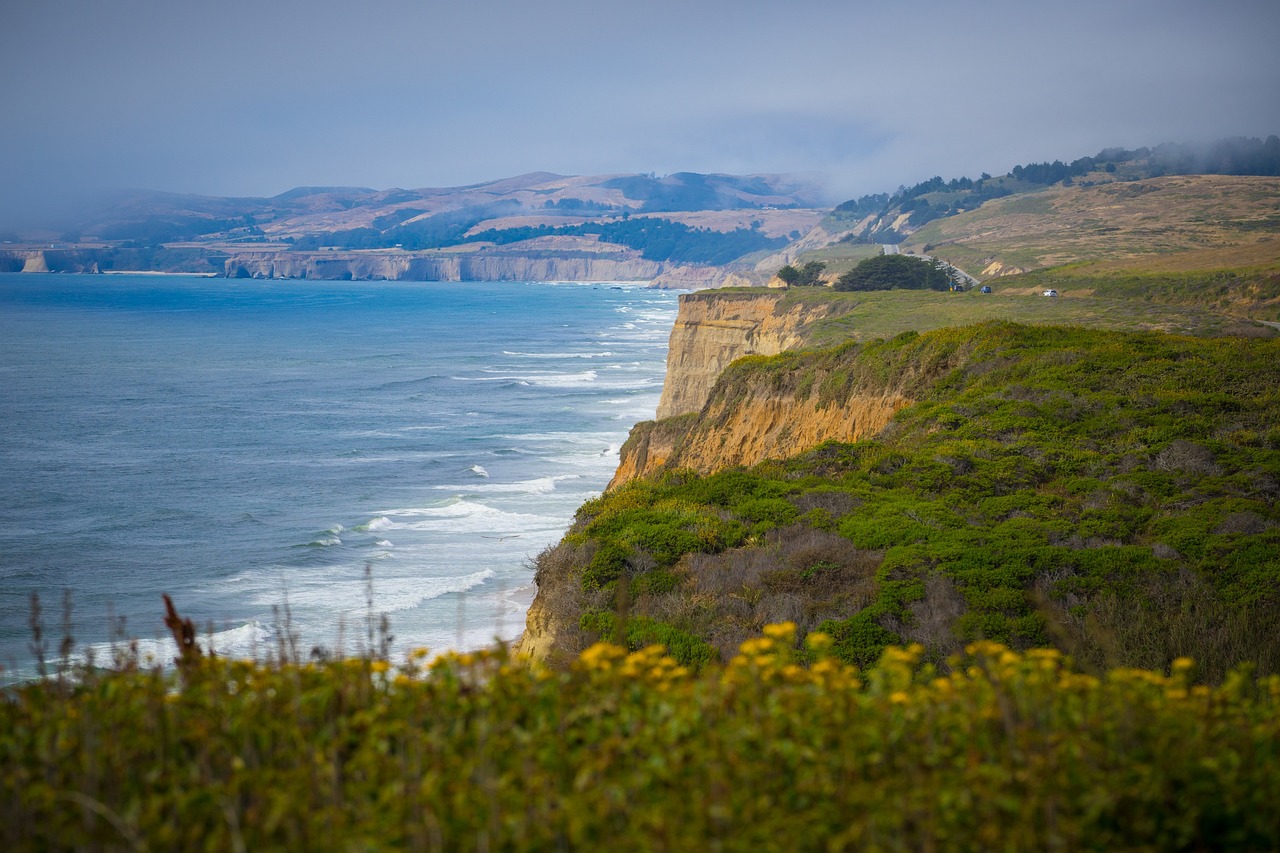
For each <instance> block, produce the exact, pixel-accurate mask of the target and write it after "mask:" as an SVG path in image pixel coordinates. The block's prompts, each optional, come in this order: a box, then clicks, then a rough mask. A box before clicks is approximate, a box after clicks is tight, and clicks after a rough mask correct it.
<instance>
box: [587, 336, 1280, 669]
mask: <svg viewBox="0 0 1280 853" xmlns="http://www.w3.org/2000/svg"><path fill="white" fill-rule="evenodd" d="M817 375H821V376H823V379H822V380H821V381H819V380H817V379H816V376H817ZM805 383H813V384H812V385H811V386H806V385H805ZM723 387H724V388H726V389H733V390H732V391H731V392H730V393H739V391H738V390H737V389H744V388H749V387H767V388H770V389H774V390H772V391H770V393H792V392H793V391H794V389H796V388H800V387H814V388H817V389H818V390H819V395H818V396H819V397H820V398H821V399H822V400H823V401H828V400H830V401H832V402H836V401H843V400H844V399H846V398H847V397H848V396H850V395H852V394H866V395H870V396H872V397H875V396H878V395H880V394H882V393H884V391H885V390H886V389H892V390H893V391H894V392H895V393H900V394H903V395H904V396H908V397H910V398H912V399H915V400H917V401H918V402H917V403H916V404H915V405H913V406H909V407H907V408H905V409H903V410H902V411H901V412H899V414H898V416H897V418H896V419H895V422H894V424H893V425H892V427H891V428H890V430H888V431H887V432H886V433H885V434H884V435H882V436H881V437H879V438H876V439H873V440H866V441H861V442H858V443H856V444H837V443H828V444H826V445H823V446H821V447H819V448H815V449H814V450H811V451H808V452H806V453H804V454H802V455H800V456H798V457H796V458H793V459H790V460H787V461H785V462H782V463H770V464H766V465H761V466H759V467H757V468H755V469H752V470H745V471H744V470H732V471H722V472H719V473H717V474H714V475H711V476H707V477H698V476H695V475H692V474H689V473H687V472H681V473H677V474H672V475H669V476H667V477H666V478H665V479H662V480H659V481H653V482H645V483H634V484H630V485H629V486H627V487H626V488H624V489H621V490H619V491H618V492H617V493H610V494H606V495H605V496H604V497H603V498H601V499H600V502H599V503H598V504H597V505H593V506H592V507H591V508H590V509H591V512H592V513H593V514H595V513H599V515H598V516H596V518H597V519H598V520H597V521H596V522H592V523H593V524H603V522H600V521H599V519H607V518H610V517H613V516H614V515H620V514H621V513H622V512H623V510H622V509H621V507H624V506H625V507H626V509H625V512H626V513H628V514H629V515H628V516H627V517H628V518H633V519H640V518H643V513H644V512H646V511H649V510H648V509H647V508H653V509H656V508H657V507H660V506H680V507H681V508H682V509H681V512H683V513H685V514H686V516H687V517H693V516H695V515H697V513H698V512H699V511H701V512H703V513H704V514H706V515H707V516H708V517H715V518H721V517H722V514H727V516H728V517H730V518H732V519H733V521H734V523H735V524H739V525H742V529H744V530H747V531H749V532H750V533H752V534H753V536H752V538H751V539H750V540H739V541H737V542H734V543H733V544H731V545H728V547H738V548H739V550H736V551H734V552H733V553H732V554H728V555H726V556H725V560H724V561H720V562H715V563H706V564H704V563H696V564H690V565H689V566H688V567H685V565H684V564H681V566H680V567H677V569H676V571H677V572H683V574H682V577H683V578H684V580H683V581H682V583H681V584H680V585H679V586H678V587H676V588H674V589H673V590H672V591H671V592H670V593H669V594H668V596H669V598H670V601H669V602H668V603H666V604H664V605H663V606H664V607H666V608H668V609H671V610H673V612H681V613H685V614H687V615H686V617H685V618H686V621H685V622H684V623H682V627H683V628H685V629H687V630H689V631H691V632H692V633H694V634H696V635H698V636H701V637H703V638H704V639H707V640H708V641H711V642H721V641H719V640H717V639H716V638H717V637H722V636H724V634H725V632H726V630H727V629H726V628H725V627H724V622H725V620H727V619H729V618H730V617H732V616H734V614H736V618H738V619H744V620H745V619H748V618H749V616H748V613H749V612H750V611H749V609H746V608H751V607H759V606H763V603H764V601H765V599H761V598H760V597H759V596H761V595H766V596H767V595H770V594H775V593H776V594H778V595H782V594H786V595H799V594H805V593H806V590H807V587H806V585H805V583H804V578H803V577H802V576H801V575H802V572H803V570H804V569H805V568H807V567H808V566H809V565H812V564H813V563H816V562H819V561H820V560H823V559H826V557H824V556H814V557H812V558H808V557H806V559H810V562H808V563H805V564H803V565H799V564H795V563H791V562H788V561H785V560H783V561H779V559H778V558H777V557H776V556H775V554H776V553H777V552H778V549H780V548H781V547H782V546H783V543H784V542H794V541H799V539H800V538H801V537H802V534H801V533H798V532H795V530H793V528H797V529H800V530H804V529H808V530H811V531H813V530H815V529H817V530H822V531H828V532H829V531H834V532H835V533H838V534H839V536H840V537H841V538H842V539H843V540H844V541H845V542H847V543H848V544H849V545H850V546H851V549H852V550H853V551H854V552H857V553H861V554H867V555H871V554H874V555H877V556H876V558H875V559H876V563H875V565H876V566H878V568H876V569H874V582H873V583H871V585H870V586H868V585H867V580H866V579H867V574H866V573H865V572H863V573H858V572H851V573H849V574H848V575H847V576H845V575H841V576H840V577H841V578H842V580H841V583H843V584H845V586H844V587H843V588H844V589H846V590H853V589H855V588H856V589H857V590H858V592H857V594H856V595H851V597H849V598H847V599H839V598H837V597H834V596H827V597H825V598H819V597H810V598H808V599H806V602H807V603H806V604H805V605H804V606H805V607H807V608H809V609H807V610H804V611H803V612H804V617H803V618H800V619H799V621H801V622H802V623H803V624H804V625H805V626H806V627H805V629H806V630H809V629H811V628H812V627H816V626H817V625H818V624H819V623H822V624H824V625H825V628H824V630H827V631H829V632H830V633H832V635H833V636H835V637H836V638H837V643H836V647H835V648H836V652H837V653H838V654H839V655H840V656H842V658H843V659H845V660H847V661H850V662H858V663H866V662H867V661H870V660H874V659H875V658H877V657H878V655H879V653H880V650H881V649H882V648H883V647H884V646H885V645H886V644H890V643H894V642H901V641H913V640H915V641H919V642H922V643H924V644H925V645H926V646H927V647H928V649H929V654H930V655H931V656H933V658H934V659H935V660H939V661H940V660H943V659H945V656H946V654H947V653H948V652H949V651H950V650H953V649H954V648H955V647H956V644H957V643H958V642H961V641H967V640H976V639H991V640H998V641H1001V642H1004V643H1007V644H1010V645H1012V646H1013V647H1015V648H1030V647H1034V646H1038V645H1044V644H1047V643H1056V644H1058V645H1059V646H1060V647H1061V648H1062V649H1063V650H1064V651H1069V652H1071V653H1072V654H1074V655H1076V656H1077V657H1078V658H1080V659H1081V660H1084V661H1089V662H1090V663H1091V665H1097V666H1103V665H1124V664H1139V663H1140V664H1141V665H1144V666H1153V667H1157V668H1158V667H1163V666H1168V665H1169V663H1170V661H1171V660H1172V659H1173V658H1174V657H1177V656H1179V655H1180V654H1186V653H1188V652H1190V651H1194V652H1195V654H1196V656H1197V658H1198V659H1200V660H1201V662H1202V663H1201V665H1202V668H1203V671H1204V672H1205V673H1206V675H1208V676H1209V677H1211V678H1213V679H1221V678H1224V677H1225V676H1226V674H1227V672H1229V671H1230V669H1231V668H1232V667H1233V666H1235V665H1237V664H1239V663H1241V662H1250V663H1252V664H1254V665H1256V666H1257V667H1258V669H1259V671H1260V672H1264V673H1269V672H1280V643H1277V642H1276V641H1275V639H1274V637H1275V636H1280V510H1277V506H1278V505H1280V501H1278V499H1280V485H1278V484H1280V430H1278V429H1277V428H1276V427H1275V426H1274V424H1276V423H1280V345H1278V344H1277V343H1275V342H1268V341H1249V340H1238V339H1213V340H1200V339H1191V338H1180V337H1173V336H1169V335H1162V334H1156V333H1120V332H1105V331H1096V330H1095V331H1091V330H1085V329H1068V328H1060V327H1027V326H1016V325H1013V324H1005V323H994V324H986V325H983V326H979V327H971V328H960V329H942V330H938V331H934V332H929V333H925V334H905V335H901V336H899V337H897V338H894V339H891V340H888V341H878V342H872V343H868V344H863V345H846V346H842V347H839V348H837V349H834V350H827V351H821V352H808V353H791V354H787V355H785V356H782V357H777V358H770V359H747V360H742V361H739V362H737V363H735V364H734V365H733V366H732V367H731V368H730V369H729V371H728V372H727V373H726V379H725V384H724V386H723ZM788 389H789V390H788ZM825 404H826V403H825V402H823V405H825ZM615 502H616V506H617V507H619V509H611V507H613V506H615ZM699 508H701V509H699ZM601 529H602V530H603V527H602V528H601ZM766 531H776V532H777V533H778V534H780V535H779V536H772V535H770V536H764V535H762V534H763V533H764V532H766ZM781 534H785V536H782V535H781ZM724 541H725V542H726V544H727V543H728V540H724ZM823 547H824V548H827V547H828V546H827V545H824V546H823ZM688 553H694V551H693V550H690V551H689V552H688ZM698 553H714V551H713V550H701V551H698ZM730 560H731V561H732V563H733V564H734V565H739V566H742V567H743V568H741V569H738V568H734V567H733V565H730V564H729V561H730ZM752 566H756V567H757V568H754V569H753V568H750V567H752ZM722 577H723V578H728V577H733V578H734V579H735V580H734V583H733V584H728V583H725V582H722V581H714V582H713V580H714V579H715V578H722ZM815 577H816V576H815ZM935 577H936V578H941V579H942V580H941V581H939V582H937V583H935V584H934V585H933V586H930V585H929V584H928V583H926V581H927V580H928V579H929V578H935ZM1179 578H1191V579H1194V580H1195V582H1194V583H1192V582H1191V581H1186V582H1183V581H1179V580H1178V579H1179ZM716 584H720V585H719V586H716ZM1165 588H1167V589H1175V590H1176V589H1182V590H1185V592H1184V593H1180V594H1179V595H1183V596H1184V597H1182V598H1179V597H1176V596H1169V595H1164V594H1163V593H1160V592H1159V590H1161V589H1165ZM700 590H705V591H706V592H707V593H712V594H715V595H718V596H721V597H722V598H725V599H730V600H731V601H732V602H740V603H741V604H742V607H739V609H738V610H736V611H735V610H733V606H731V605H730V604H725V605H717V607H718V608H720V609H718V610H716V611H715V612H717V613H719V614H721V615H720V616H718V617H717V619H719V620H720V621H716V620H712V619H710V618H707V619H705V620H702V619H701V617H700V616H699V615H698V614H699V613H701V612H703V610H702V609H700V608H705V607H706V605H701V604H695V602H698V601H703V600H704V599H701V598H699V597H698V596H699V595H700V594H702V593H701V592H700ZM734 596H737V598H733V597H734ZM1117 601H1121V602H1123V601H1133V602H1138V603H1140V604H1141V608H1142V609H1141V611H1140V612H1138V613H1136V614H1134V613H1126V612H1125V611H1124V609H1123V608H1122V607H1119V606H1117V605H1116V602H1117ZM1193 607H1194V608H1198V609H1199V611H1200V612H1204V613H1212V614H1217V615H1215V616H1214V617H1213V618H1214V620H1216V621H1215V624H1220V625H1221V630H1217V629H1215V630H1212V631H1206V632H1203V634H1202V635H1200V636H1194V635H1192V634H1191V633H1189V632H1188V633H1181V634H1179V635H1178V636H1179V637H1180V638H1181V639H1179V640H1178V642H1179V643H1183V644H1184V645H1183V646H1181V647H1179V645H1178V644H1177V643H1173V642H1170V641H1162V640H1159V639H1158V636H1159V633H1160V630H1161V629H1160V627H1159V626H1160V625H1161V624H1166V625H1170V626H1172V625H1175V624H1181V622H1182V620H1183V619H1184V612H1185V611H1187V609H1189V608H1193ZM700 620H701V621H700ZM806 620H807V621H806ZM1139 626H1140V627H1141V629H1142V631H1144V632H1146V634H1145V636H1139V635H1138V634H1137V633H1136V631H1137V630H1138V627H1139ZM1268 633H1270V635H1271V638H1270V639H1267V636H1268ZM1245 638H1257V639H1251V640H1246V639H1245ZM721 648H722V650H723V645H722V646H721ZM1157 650H1158V651H1157Z"/></svg>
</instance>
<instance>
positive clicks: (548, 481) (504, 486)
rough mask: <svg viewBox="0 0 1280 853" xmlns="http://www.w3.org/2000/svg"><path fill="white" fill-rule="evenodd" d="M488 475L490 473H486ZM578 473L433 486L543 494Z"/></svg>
mask: <svg viewBox="0 0 1280 853" xmlns="http://www.w3.org/2000/svg"><path fill="white" fill-rule="evenodd" d="M485 476H486V477H487V476H488V474H486V475H485ZM576 479H578V475H577V474H554V475H551V476H548V477H538V478H536V479H533V480H520V481H519V482H515V483H473V484H470V485H466V486H457V485H453V486H451V485H444V486H432V487H431V488H432V489H433V490H435V491H438V492H471V493H479V494H529V495H541V494H546V493H547V492H554V491H555V490H556V483H559V482H562V481H564V480H576Z"/></svg>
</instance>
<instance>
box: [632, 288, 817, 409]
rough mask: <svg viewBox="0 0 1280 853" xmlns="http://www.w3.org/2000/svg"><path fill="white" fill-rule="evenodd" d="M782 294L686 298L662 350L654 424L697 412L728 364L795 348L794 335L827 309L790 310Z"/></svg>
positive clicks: (693, 295)
mask: <svg viewBox="0 0 1280 853" xmlns="http://www.w3.org/2000/svg"><path fill="white" fill-rule="evenodd" d="M785 297H786V294H785V293H779V292H774V291H758V292H751V293H736V292H735V293H691V294H688V295H686V296H682V297H680V312H679V314H678V315H677V316H676V321H675V325H674V326H673V327H672V329H671V338H670V343H669V344H668V347H667V377H666V381H665V382H664V383H663V386H662V398H661V400H660V401H659V402H658V413H657V416H658V419H659V420H661V419H664V418H672V417H676V416H678V415H685V414H690V413H692V412H697V411H700V410H701V409H702V407H703V405H704V404H705V403H706V401H707V397H708V396H709V395H710V393H711V389H712V387H713V386H714V385H715V383H716V380H717V379H718V378H719V377H720V374H721V373H722V372H723V371H724V369H725V368H726V367H728V366H729V364H730V362H733V361H735V360H737V359H739V358H742V357H743V356H748V355H777V354H778V353H781V352H785V351H786V350H788V349H792V348H793V347H796V346H799V345H800V343H801V338H800V336H799V334H798V332H799V329H800V328H801V327H802V326H804V325H805V324H807V323H810V322H812V321H814V320H816V319H819V318H821V317H823V316H825V315H826V313H827V311H826V308H824V307H821V306H816V307H811V306H805V305H800V304H789V303H786V302H785V301H784V300H785Z"/></svg>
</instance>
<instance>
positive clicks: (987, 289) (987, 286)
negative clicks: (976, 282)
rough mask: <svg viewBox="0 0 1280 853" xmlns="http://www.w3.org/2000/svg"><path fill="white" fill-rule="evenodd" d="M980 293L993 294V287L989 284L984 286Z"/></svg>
mask: <svg viewBox="0 0 1280 853" xmlns="http://www.w3.org/2000/svg"><path fill="white" fill-rule="evenodd" d="M978 292H979V293H990V292H991V285H989V284H984V285H982V290H979V291H978Z"/></svg>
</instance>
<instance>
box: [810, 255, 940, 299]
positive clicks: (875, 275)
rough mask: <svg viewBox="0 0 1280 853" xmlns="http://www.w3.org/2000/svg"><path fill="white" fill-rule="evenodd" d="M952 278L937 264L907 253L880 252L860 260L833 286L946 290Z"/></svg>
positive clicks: (862, 288) (863, 289)
mask: <svg viewBox="0 0 1280 853" xmlns="http://www.w3.org/2000/svg"><path fill="white" fill-rule="evenodd" d="M950 286H951V278H950V276H948V275H947V273H946V272H945V271H944V270H943V269H942V268H941V267H940V266H938V265H937V264H934V263H931V262H929V261H926V260H923V259H921V258H913V257H911V256H910V255H880V256H878V257H874V258H867V259H866V260H865V261H861V262H860V263H859V264H858V265H857V266H856V267H854V268H853V269H851V270H849V271H848V272H847V273H845V274H844V275H842V276H840V278H838V279H836V283H835V285H834V287H835V289H836V290H840V291H867V290H947V289H948V288H949V287H950Z"/></svg>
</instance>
